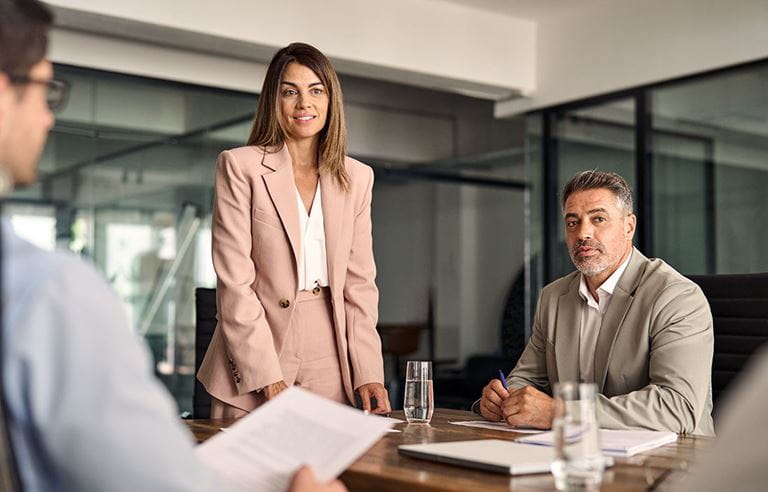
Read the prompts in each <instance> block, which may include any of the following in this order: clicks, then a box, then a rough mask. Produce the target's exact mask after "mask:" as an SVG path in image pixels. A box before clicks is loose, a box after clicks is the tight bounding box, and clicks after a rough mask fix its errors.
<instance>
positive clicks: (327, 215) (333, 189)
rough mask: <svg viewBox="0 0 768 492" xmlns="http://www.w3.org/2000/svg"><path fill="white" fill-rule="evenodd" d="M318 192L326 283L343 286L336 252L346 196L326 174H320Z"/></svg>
mask: <svg viewBox="0 0 768 492" xmlns="http://www.w3.org/2000/svg"><path fill="white" fill-rule="evenodd" d="M320 192H321V193H322V197H323V199H322V205H323V226H324V229H325V250H326V251H325V256H326V261H327V262H328V283H329V284H330V285H331V286H332V287H338V285H337V281H341V283H342V284H343V276H340V275H337V273H336V271H335V267H336V265H337V261H336V252H337V251H338V244H339V239H340V236H341V226H342V221H343V220H344V214H343V212H344V202H345V199H346V196H347V194H346V193H345V192H344V190H342V189H341V188H340V187H339V185H338V183H337V182H336V179H334V177H333V176H331V175H330V174H328V173H325V172H321V173H320Z"/></svg>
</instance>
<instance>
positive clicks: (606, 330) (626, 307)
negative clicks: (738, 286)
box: [508, 249, 714, 435]
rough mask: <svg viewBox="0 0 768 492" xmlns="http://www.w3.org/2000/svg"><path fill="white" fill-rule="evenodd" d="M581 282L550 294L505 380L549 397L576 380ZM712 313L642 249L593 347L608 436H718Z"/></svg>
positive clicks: (570, 281) (570, 278) (566, 280)
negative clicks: (643, 432) (638, 431)
mask: <svg viewBox="0 0 768 492" xmlns="http://www.w3.org/2000/svg"><path fill="white" fill-rule="evenodd" d="M580 275H581V274H580V273H579V272H574V273H571V274H569V275H567V276H565V277H563V278H560V279H558V280H556V281H554V282H552V283H551V284H549V285H547V286H546V287H544V289H543V290H542V292H541V295H540V297H539V303H538V307H537V309H536V316H535V319H534V323H533V333H532V335H531V339H530V341H529V342H528V345H527V347H526V349H525V351H524V352H523V355H522V356H521V358H520V360H519V361H518V363H517V365H516V366H515V368H514V370H513V371H512V373H511V374H510V376H509V379H508V381H509V384H510V385H513V386H524V385H533V386H535V387H536V388H538V389H540V390H542V391H544V392H546V393H548V394H550V395H551V394H552V387H553V385H554V383H556V382H558V381H579V380H580V374H579V338H580V327H581V309H582V305H583V303H584V300H583V299H582V298H581V297H580V296H579V282H580ZM713 342H714V338H713V331H712V313H711V312H710V310H709V304H708V303H707V299H706V298H705V297H704V294H703V293H702V291H701V289H700V288H699V287H698V286H697V285H696V284H694V283H693V282H691V281H690V280H688V279H687V278H685V277H683V276H682V275H681V274H680V273H678V272H677V271H675V270H674V269H673V268H672V267H670V266H669V265H667V264H666V263H664V262H663V261H662V260H659V259H648V258H646V257H645V256H643V255H642V254H641V253H640V252H639V251H638V250H637V249H634V250H633V252H632V256H631V259H630V261H629V264H628V265H627V269H626V270H625V271H624V274H623V275H622V276H621V278H620V279H619V283H618V284H617V286H616V289H615V290H614V292H613V296H612V298H611V302H610V304H609V305H608V309H607V311H606V312H605V315H604V316H603V321H602V324H601V327H600V333H599V335H598V339H597V346H596V348H595V361H594V363H595V373H594V374H595V383H596V384H597V389H598V392H599V393H600V394H599V395H598V397H597V398H598V401H597V416H598V421H599V423H600V425H601V426H602V427H606V428H612V429H625V428H643V429H653V430H669V431H673V432H677V433H681V434H703V435H714V427H713V423H712V384H711V379H712V376H711V374H712V353H713Z"/></svg>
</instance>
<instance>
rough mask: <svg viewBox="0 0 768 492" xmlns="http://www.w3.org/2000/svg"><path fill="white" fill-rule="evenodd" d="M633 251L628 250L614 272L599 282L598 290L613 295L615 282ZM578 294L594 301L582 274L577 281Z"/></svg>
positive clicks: (617, 280) (627, 263)
mask: <svg viewBox="0 0 768 492" xmlns="http://www.w3.org/2000/svg"><path fill="white" fill-rule="evenodd" d="M633 252H634V248H633V250H632V251H630V252H629V255H628V256H627V259H625V260H624V261H623V262H622V263H621V265H619V268H617V269H616V271H615V272H613V273H612V274H611V276H610V277H608V278H607V279H605V282H603V283H602V284H600V287H598V288H597V290H598V292H603V293H605V294H608V295H609V296H612V295H613V291H614V290H615V289H616V284H618V283H619V279H620V278H621V275H622V274H623V273H624V270H626V269H627V265H629V260H630V259H631V258H632V253H633ZM579 294H581V297H583V298H584V299H586V300H587V302H589V301H594V298H593V297H592V295H591V294H590V293H589V288H588V287H587V280H586V279H585V278H584V274H581V281H580V282H579Z"/></svg>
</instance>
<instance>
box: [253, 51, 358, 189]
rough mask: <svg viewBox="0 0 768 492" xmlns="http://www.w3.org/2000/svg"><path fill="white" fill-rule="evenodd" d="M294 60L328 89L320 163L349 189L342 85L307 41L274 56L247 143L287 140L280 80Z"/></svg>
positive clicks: (269, 145)
mask: <svg viewBox="0 0 768 492" xmlns="http://www.w3.org/2000/svg"><path fill="white" fill-rule="evenodd" d="M292 62H296V63H299V64H301V65H304V66H305V67H307V68H309V69H310V70H312V71H313V72H314V73H315V75H317V76H318V77H319V78H320V81H321V82H322V83H323V85H324V86H325V88H326V90H327V91H328V118H327V120H326V122H325V127H324V128H323V129H322V130H321V131H320V135H319V137H320V145H319V150H318V154H319V155H318V156H317V157H318V164H319V167H320V172H327V173H329V174H330V175H331V176H332V177H333V178H334V179H335V180H336V182H337V183H338V184H339V186H340V187H341V188H342V189H343V190H346V189H347V188H348V187H349V175H348V174H347V168H346V166H345V165H344V157H345V156H346V153H347V127H346V125H345V123H344V101H343V98H342V93H341V84H340V83H339V77H338V76H337V75H336V71H335V70H334V69H333V67H332V66H331V62H330V61H329V60H328V58H326V57H325V55H323V54H322V53H321V52H320V50H318V49H317V48H315V47H313V46H310V45H308V44H305V43H291V44H290V45H288V46H286V47H285V48H283V49H281V50H280V51H278V52H277V53H275V56H274V57H272V61H271V62H270V63H269V68H268V69H267V76H266V78H265V79H264V86H263V87H262V89H261V96H260V97H259V105H258V107H257V108H256V118H255V119H254V120H253V126H252V127H251V134H250V136H249V137H248V142H247V144H248V145H256V146H259V147H264V148H265V149H280V148H281V147H282V146H283V144H284V143H285V140H286V138H287V135H286V132H285V129H284V128H283V125H282V118H281V114H280V113H281V111H280V102H279V97H280V83H281V82H282V78H283V73H284V72H285V67H287V66H288V64H289V63H292Z"/></svg>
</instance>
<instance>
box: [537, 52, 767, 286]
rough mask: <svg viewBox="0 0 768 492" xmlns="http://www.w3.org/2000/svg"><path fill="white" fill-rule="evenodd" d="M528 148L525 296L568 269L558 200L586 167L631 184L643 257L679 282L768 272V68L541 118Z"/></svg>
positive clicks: (705, 77)
mask: <svg viewBox="0 0 768 492" xmlns="http://www.w3.org/2000/svg"><path fill="white" fill-rule="evenodd" d="M527 139H528V148H529V149H530V151H529V156H528V158H527V162H528V166H527V176H528V177H529V178H530V182H531V187H532V190H538V192H536V193H534V194H533V196H534V199H535V200H538V203H535V204H532V206H531V214H532V215H531V221H530V224H529V227H528V234H529V236H530V237H531V244H534V245H535V244H539V245H541V246H540V248H538V250H532V251H531V258H532V259H533V260H535V261H534V262H532V263H529V270H531V271H532V272H533V271H536V270H537V269H541V270H543V274H542V275H539V276H536V275H533V276H532V279H533V280H534V281H538V283H534V284H533V285H532V289H531V290H532V292H538V291H539V290H540V289H541V287H542V286H543V285H544V284H545V283H547V282H549V281H552V280H554V279H556V278H558V277H560V276H562V275H564V274H565V273H567V272H569V271H572V270H573V267H572V265H571V263H570V261H569V260H568V256H567V254H566V251H565V248H564V246H563V243H562V242H563V228H562V219H561V217H560V215H559V214H560V193H561V191H562V187H563V185H564V183H565V182H566V181H567V180H568V179H569V178H570V177H571V176H572V175H573V174H574V173H576V172H578V171H581V170H585V169H599V170H607V171H615V172H618V173H620V174H621V175H622V176H624V177H625V178H626V179H627V181H628V182H629V183H630V185H631V186H632V187H633V189H634V192H635V212H636V213H637V215H638V231H637V233H636V236H635V244H636V245H637V246H638V247H639V248H640V249H641V251H643V253H644V254H646V255H648V256H655V257H660V258H663V259H664V260H665V261H667V262H668V263H670V264H671V265H672V266H674V267H675V268H676V269H678V270H679V271H681V272H682V273H684V274H701V273H749V272H765V271H768V257H766V255H765V254H762V252H763V251H764V249H765V246H764V245H765V244H766V240H768V228H766V227H764V224H766V220H765V218H764V214H765V212H766V210H768V193H766V190H768V61H765V60H763V61H759V62H753V63H749V64H746V65H741V66H738V67H732V68H728V69H722V70H718V71H716V72H711V73H707V74H702V75H697V76H692V77H687V78H685V79H681V80H676V81H669V82H664V83H661V84H656V85H651V86H647V87H641V88H637V89H632V90H627V91H622V92H620V93H616V94H608V95H604V96H600V97H597V98H594V99H591V100H586V101H576V102H573V103H569V104H567V105H563V106H558V107H553V108H548V109H545V110H542V111H537V112H536V113H532V114H530V115H529V116H528V121H527ZM538 220H540V221H541V224H538V223H537V221H538ZM539 254H540V255H541V256H542V257H543V260H538V258H537V255H539Z"/></svg>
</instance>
